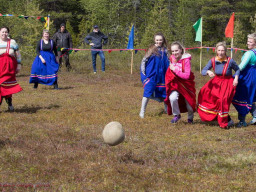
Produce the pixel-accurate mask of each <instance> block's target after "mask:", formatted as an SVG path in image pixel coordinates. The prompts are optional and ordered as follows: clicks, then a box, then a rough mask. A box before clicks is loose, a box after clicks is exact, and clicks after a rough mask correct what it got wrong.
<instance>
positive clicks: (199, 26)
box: [193, 18, 202, 42]
mask: <svg viewBox="0 0 256 192" xmlns="http://www.w3.org/2000/svg"><path fill="white" fill-rule="evenodd" d="M193 28H194V29H195V30H196V39H195V41H200V42H202V18H200V19H198V21H197V22H196V23H195V24H194V25H193Z"/></svg>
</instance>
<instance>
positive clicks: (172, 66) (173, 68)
mask: <svg viewBox="0 0 256 192" xmlns="http://www.w3.org/2000/svg"><path fill="white" fill-rule="evenodd" d="M170 69H171V70H172V71H173V70H175V67H174V65H173V64H172V63H170Z"/></svg>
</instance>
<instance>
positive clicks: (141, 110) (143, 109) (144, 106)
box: [139, 97, 149, 119]
mask: <svg viewBox="0 0 256 192" xmlns="http://www.w3.org/2000/svg"><path fill="white" fill-rule="evenodd" d="M148 101H149V98H147V97H143V98H142V103H141V109H140V114H139V115H140V118H142V119H143V118H144V115H145V111H146V108H147V104H148Z"/></svg>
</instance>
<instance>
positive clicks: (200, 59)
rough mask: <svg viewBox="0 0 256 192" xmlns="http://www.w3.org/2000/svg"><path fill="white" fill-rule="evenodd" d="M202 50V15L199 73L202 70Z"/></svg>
mask: <svg viewBox="0 0 256 192" xmlns="http://www.w3.org/2000/svg"><path fill="white" fill-rule="evenodd" d="M202 50H203V17H202V30H201V48H200V73H201V71H202Z"/></svg>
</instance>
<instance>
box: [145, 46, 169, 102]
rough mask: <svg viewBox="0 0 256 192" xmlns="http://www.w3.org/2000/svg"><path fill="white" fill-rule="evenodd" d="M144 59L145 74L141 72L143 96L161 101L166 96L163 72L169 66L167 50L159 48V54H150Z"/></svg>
mask: <svg viewBox="0 0 256 192" xmlns="http://www.w3.org/2000/svg"><path fill="white" fill-rule="evenodd" d="M143 60H145V74H144V73H143V72H141V81H142V84H143V88H144V94H143V97H147V98H150V99H154V100H157V101H159V102H160V101H163V100H164V98H165V97H166V90H165V73H166V70H167V69H168V66H169V60H168V56H167V50H166V49H165V50H164V51H162V50H161V48H160V49H159V55H152V56H151V57H149V58H143ZM142 63H143V61H142Z"/></svg>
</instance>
